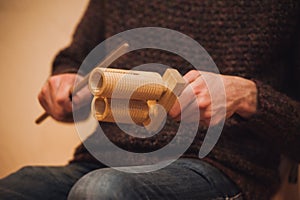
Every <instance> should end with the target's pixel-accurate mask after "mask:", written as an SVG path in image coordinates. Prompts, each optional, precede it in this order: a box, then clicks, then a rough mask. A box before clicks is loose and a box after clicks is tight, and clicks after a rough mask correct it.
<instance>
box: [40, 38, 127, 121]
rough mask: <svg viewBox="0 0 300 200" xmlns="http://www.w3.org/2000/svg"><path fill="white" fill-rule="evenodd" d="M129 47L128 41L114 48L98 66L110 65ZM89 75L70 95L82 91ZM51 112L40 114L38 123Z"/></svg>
mask: <svg viewBox="0 0 300 200" xmlns="http://www.w3.org/2000/svg"><path fill="white" fill-rule="evenodd" d="M128 48H129V44H128V43H123V44H121V45H120V46H119V47H117V48H116V49H114V50H113V51H112V52H111V53H110V54H109V55H107V56H106V57H105V58H104V60H103V61H102V62H100V63H99V64H98V65H97V66H96V67H108V66H109V65H110V64H111V63H112V62H113V61H115V60H116V59H118V58H119V57H120V56H122V55H123V54H125V53H126V52H127V50H128ZM89 75H90V73H88V74H87V75H86V76H85V77H84V78H83V80H82V81H80V82H79V83H78V84H77V85H75V86H74V87H73V88H72V89H71V90H70V97H72V94H73V95H74V94H76V93H77V92H78V91H80V90H81V89H82V88H84V87H85V86H86V85H87V84H88V81H89ZM48 116H49V114H48V113H47V112H44V113H43V114H42V115H40V116H39V117H38V118H37V119H36V120H35V123H36V124H40V123H42V122H43V121H44V120H45V119H46V118H47V117H48Z"/></svg>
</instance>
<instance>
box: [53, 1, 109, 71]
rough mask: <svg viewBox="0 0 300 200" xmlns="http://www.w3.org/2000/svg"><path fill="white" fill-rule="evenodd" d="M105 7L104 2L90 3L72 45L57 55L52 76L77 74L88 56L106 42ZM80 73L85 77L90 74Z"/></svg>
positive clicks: (74, 35)
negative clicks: (96, 47)
mask: <svg viewBox="0 0 300 200" xmlns="http://www.w3.org/2000/svg"><path fill="white" fill-rule="evenodd" d="M103 6H104V5H103V1H96V0H91V1H90V3H89V5H88V7H87V9H86V11H85V13H84V15H83V17H82V19H81V21H80V22H79V24H78V25H77V28H76V30H75V32H74V34H73V38H72V42H71V44H70V45H69V46H68V47H66V48H65V49H63V50H61V51H60V52H59V53H58V54H57V55H56V57H55V59H54V61H53V65H52V75H56V74H61V73H77V71H78V69H79V67H80V65H81V63H82V61H83V60H84V58H85V57H86V56H87V54H88V53H89V52H90V51H91V50H92V49H93V48H94V47H95V46H96V45H98V44H99V43H100V42H102V41H103V40H104V8H103ZM80 73H81V74H83V75H84V74H86V73H88V72H86V71H82V72H80Z"/></svg>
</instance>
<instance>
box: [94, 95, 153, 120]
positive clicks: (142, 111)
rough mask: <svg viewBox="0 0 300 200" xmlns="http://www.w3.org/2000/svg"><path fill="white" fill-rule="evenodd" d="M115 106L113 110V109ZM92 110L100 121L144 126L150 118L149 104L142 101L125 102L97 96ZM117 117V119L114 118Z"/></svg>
mask: <svg viewBox="0 0 300 200" xmlns="http://www.w3.org/2000/svg"><path fill="white" fill-rule="evenodd" d="M112 106H113V109H112ZM91 110H92V113H93V115H94V117H95V118H96V119H97V120H98V121H105V122H116V121H117V122H118V123H132V121H133V122H134V123H136V124H139V125H142V124H143V122H145V121H146V120H148V118H149V108H148V104H147V103H146V102H144V101H140V100H129V102H128V100H124V99H114V100H113V105H112V100H111V99H109V98H102V97H97V96H95V97H94V99H93V101H92V105H91ZM113 115H114V116H117V119H115V118H114V116H113Z"/></svg>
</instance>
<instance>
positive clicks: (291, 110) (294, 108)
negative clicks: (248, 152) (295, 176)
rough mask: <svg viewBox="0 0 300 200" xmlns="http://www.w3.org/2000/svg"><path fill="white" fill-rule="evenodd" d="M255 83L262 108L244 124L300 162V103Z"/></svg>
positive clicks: (266, 86)
mask: <svg viewBox="0 0 300 200" xmlns="http://www.w3.org/2000/svg"><path fill="white" fill-rule="evenodd" d="M254 81H255V82H256V85H257V88H258V108H257V112H256V114H255V115H254V116H252V117H251V118H250V119H248V120H246V121H244V122H246V125H247V126H248V127H249V128H250V129H252V130H253V132H255V133H257V134H260V137H263V138H264V139H266V140H268V141H270V143H271V145H274V147H275V148H276V149H279V150H280V151H281V152H282V153H284V154H285V155H287V156H288V157H290V158H291V159H293V160H295V161H297V162H300V154H299V148H300V103H299V102H297V101H295V100H293V99H291V98H290V97H288V96H287V95H285V94H283V93H281V92H278V91H276V90H275V89H273V88H272V87H271V86H269V85H267V84H264V83H263V82H261V81H258V80H254Z"/></svg>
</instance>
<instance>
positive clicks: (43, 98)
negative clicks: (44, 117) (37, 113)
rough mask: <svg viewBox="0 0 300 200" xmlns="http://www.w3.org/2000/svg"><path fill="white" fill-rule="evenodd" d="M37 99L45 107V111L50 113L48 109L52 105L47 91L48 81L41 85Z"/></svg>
mask: <svg viewBox="0 0 300 200" xmlns="http://www.w3.org/2000/svg"><path fill="white" fill-rule="evenodd" d="M38 100H39V102H40V104H41V105H42V107H43V108H44V109H45V111H46V112H47V113H50V109H51V106H52V101H51V97H50V91H49V86H48V82H47V83H45V85H44V86H43V87H42V89H41V91H40V93H39V95H38Z"/></svg>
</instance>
